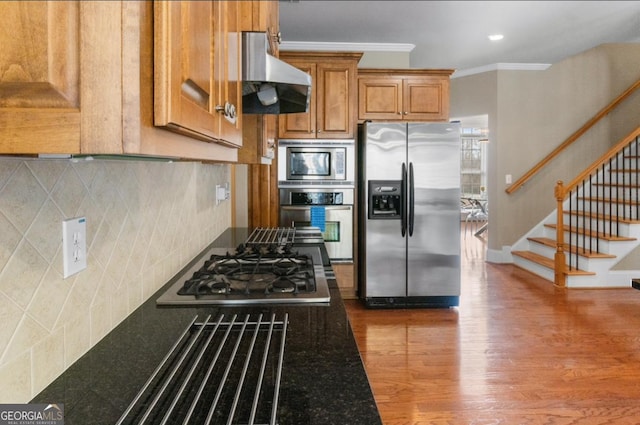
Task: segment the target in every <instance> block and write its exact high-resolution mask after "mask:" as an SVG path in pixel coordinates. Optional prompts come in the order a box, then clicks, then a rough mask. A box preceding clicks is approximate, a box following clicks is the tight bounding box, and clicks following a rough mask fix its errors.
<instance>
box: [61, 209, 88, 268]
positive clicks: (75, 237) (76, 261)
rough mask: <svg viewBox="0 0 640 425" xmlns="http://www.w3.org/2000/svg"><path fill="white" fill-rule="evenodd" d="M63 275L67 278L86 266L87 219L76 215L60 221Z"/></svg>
mask: <svg viewBox="0 0 640 425" xmlns="http://www.w3.org/2000/svg"><path fill="white" fill-rule="evenodd" d="M62 258H63V262H64V267H63V269H64V270H63V275H64V278H65V279H66V278H68V277H69V276H72V275H74V274H76V273H78V272H79V271H81V270H84V269H86V268H87V219H86V218H85V217H76V218H70V219H67V220H64V221H63V222H62Z"/></svg>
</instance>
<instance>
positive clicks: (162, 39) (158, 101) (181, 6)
mask: <svg viewBox="0 0 640 425" xmlns="http://www.w3.org/2000/svg"><path fill="white" fill-rule="evenodd" d="M214 5H215V3H214V2H204V1H202V2H201V1H158V2H155V3H154V18H155V19H154V41H155V51H154V55H155V60H154V65H155V66H154V81H155V85H154V119H155V120H154V124H155V125H157V126H162V127H167V128H168V129H170V130H173V131H176V132H178V133H183V134H187V135H190V136H192V137H196V138H200V139H203V140H206V141H216V140H217V139H218V134H219V120H218V117H217V116H216V115H215V111H214V109H213V108H214V107H215V102H216V96H217V93H216V85H215V83H214V75H216V73H219V72H220V71H219V70H218V69H216V67H217V66H218V63H217V61H216V60H215V58H214V49H213V48H212V40H213V38H214V31H215V30H217V28H214V23H216V19H215V14H214V11H215V8H214Z"/></svg>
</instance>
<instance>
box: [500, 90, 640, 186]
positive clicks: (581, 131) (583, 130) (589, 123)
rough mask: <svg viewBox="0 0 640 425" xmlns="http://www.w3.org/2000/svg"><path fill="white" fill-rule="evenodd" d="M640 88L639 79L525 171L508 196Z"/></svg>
mask: <svg viewBox="0 0 640 425" xmlns="http://www.w3.org/2000/svg"><path fill="white" fill-rule="evenodd" d="M638 88H640V79H638V80H637V81H636V82H635V83H633V84H632V85H631V86H629V88H627V89H626V90H625V91H624V92H622V93H621V94H620V95H619V96H618V97H616V98H615V99H614V100H612V101H611V103H609V104H608V105H607V106H605V107H604V108H602V109H601V110H600V111H599V112H598V113H597V114H595V115H594V116H593V117H592V118H591V119H590V120H589V121H587V122H586V123H585V124H584V125H583V126H582V127H580V128H579V129H578V130H576V131H575V132H574V133H573V134H572V135H571V136H569V137H568V138H567V139H566V140H565V141H564V142H562V143H561V144H560V145H559V146H558V147H556V148H555V149H554V150H553V151H551V153H549V154H548V155H547V156H545V157H544V158H543V159H542V160H541V161H540V162H538V163H537V164H536V165H534V166H533V167H532V168H531V169H530V170H529V171H527V172H526V173H525V174H524V175H523V176H522V177H520V178H519V179H518V180H516V181H515V182H514V183H513V184H512V185H511V186H509V187H508V188H507V189H505V192H507V193H508V194H512V193H514V192H515V191H516V190H518V189H520V188H521V187H522V186H524V185H525V183H527V182H528V181H529V180H530V179H531V178H532V177H533V176H534V175H536V174H537V173H538V172H539V171H540V170H541V169H542V168H544V167H545V166H546V165H547V164H548V163H549V162H551V160H553V159H554V158H555V157H556V156H558V155H559V154H560V153H561V152H563V151H564V150H565V149H567V148H568V147H569V146H571V145H572V144H573V142H575V141H576V140H578V139H579V138H580V137H581V136H582V135H583V134H584V133H586V132H587V131H588V130H589V129H590V128H591V127H593V126H594V125H595V124H596V123H597V122H598V121H600V120H601V119H602V118H604V117H605V116H607V115H608V114H609V113H610V112H611V111H612V110H613V109H615V107H616V106H618V104H620V103H621V102H622V101H623V100H625V99H626V98H627V97H629V96H630V95H631V94H632V93H633V92H634V91H636V90H637V89H638Z"/></svg>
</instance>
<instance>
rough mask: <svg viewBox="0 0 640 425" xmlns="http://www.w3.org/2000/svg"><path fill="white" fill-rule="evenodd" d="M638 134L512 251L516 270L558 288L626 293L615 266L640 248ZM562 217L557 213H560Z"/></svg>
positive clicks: (578, 182) (634, 273)
mask: <svg viewBox="0 0 640 425" xmlns="http://www.w3.org/2000/svg"><path fill="white" fill-rule="evenodd" d="M639 140H640V128H638V129H636V130H635V131H634V132H632V133H631V134H630V135H629V136H627V137H625V138H624V139H623V140H622V141H621V142H620V143H618V144H617V145H616V146H615V147H614V148H612V150H611V151H609V152H608V153H607V154H605V155H604V156H603V157H602V158H600V159H599V160H598V161H596V162H594V163H593V164H592V165H591V166H590V167H589V168H587V169H586V170H585V171H584V172H583V173H581V174H580V176H578V177H576V179H574V180H573V181H572V182H571V183H569V184H568V185H567V186H566V187H565V186H564V185H563V183H562V182H559V184H558V187H556V198H557V200H558V209H557V210H556V211H554V212H553V213H552V214H551V215H549V216H548V217H547V218H546V219H545V220H543V221H542V222H541V223H540V224H539V225H537V226H535V227H534V228H533V229H532V230H531V231H530V232H529V233H528V234H527V235H525V236H524V237H523V238H521V239H520V240H519V241H518V242H516V244H514V245H513V246H512V251H511V254H512V256H513V261H514V264H516V265H517V266H519V267H522V268H524V269H527V270H529V271H531V272H533V273H535V274H537V275H539V276H541V277H543V278H545V279H548V280H550V281H551V282H554V283H555V284H556V285H558V286H567V287H571V288H578V287H587V288H612V287H629V286H630V285H631V280H632V279H633V278H635V277H638V276H640V271H639V270H640V264H639V265H638V267H637V269H639V270H628V271H625V270H617V269H616V268H615V266H616V264H617V263H618V262H619V261H620V260H621V259H622V258H624V257H625V256H626V255H627V254H628V253H629V252H631V251H632V250H633V249H634V248H636V247H637V246H639V245H640V155H639V154H640V143H639ZM558 211H560V213H558Z"/></svg>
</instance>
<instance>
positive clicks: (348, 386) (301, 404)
mask: <svg viewBox="0 0 640 425" xmlns="http://www.w3.org/2000/svg"><path fill="white" fill-rule="evenodd" d="M246 236H247V229H228V230H227V231H226V232H224V233H223V234H222V235H221V236H220V237H219V238H218V239H216V241H214V242H213V244H212V245H213V246H220V247H235V246H237V245H238V244H239V243H241V242H243V241H244V240H245V239H246ZM203 252H204V251H203ZM167 286H168V284H167V285H165V286H164V287H163V288H161V289H160V290H158V291H157V293H156V294H155V295H154V296H152V297H150V298H149V300H147V301H146V302H145V303H144V304H143V305H142V306H140V307H139V308H138V309H137V310H135V311H134V312H133V313H132V314H131V315H130V316H129V317H127V318H126V319H125V320H124V321H123V322H122V323H121V324H120V325H118V326H117V327H116V328H115V329H114V330H113V331H111V332H110V333H109V334H108V335H107V336H106V337H105V338H104V339H103V340H102V341H100V342H99V343H98V344H96V345H95V346H94V347H93V348H92V349H91V350H90V351H89V352H88V353H86V354H85V355H84V356H82V357H81V358H80V359H79V360H78V361H77V362H76V363H74V364H73V365H72V366H71V367H69V368H68V369H67V370H66V371H65V372H64V373H63V374H62V375H61V376H60V377H59V378H57V379H56V380H55V381H54V382H53V383H52V384H51V385H49V386H48V387H47V388H45V389H44V390H43V391H42V392H41V393H40V394H38V395H37V396H36V397H35V398H34V399H33V400H32V402H33V403H64V410H65V424H66V425H90V424H91V425H93V424H96V425H97V424H114V423H116V421H117V420H118V419H119V418H120V416H121V415H122V413H123V412H124V411H125V410H126V408H127V406H128V405H129V404H130V403H131V401H132V400H133V399H134V398H135V396H136V394H137V393H138V391H139V390H140V389H141V388H142V387H143V386H144V384H145V382H146V381H147V379H148V378H149V377H150V376H151V375H152V374H153V371H154V370H155V368H156V367H157V365H158V364H159V363H160V362H161V361H162V359H163V357H164V356H165V355H166V353H167V352H168V351H169V350H170V348H171V346H172V345H173V344H174V342H175V341H176V340H177V339H178V338H179V336H180V334H181V333H182V332H183V331H184V329H185V327H187V326H188V324H189V323H190V322H191V320H192V319H193V318H194V316H196V315H197V316H199V317H204V316H207V315H209V314H211V315H213V316H214V317H215V316H218V315H220V314H221V313H222V314H225V316H226V315H229V314H234V313H239V314H241V315H245V314H248V313H251V314H256V313H261V312H263V313H268V314H269V315H270V314H271V313H276V314H277V315H278V316H282V315H283V314H284V313H287V314H288V315H289V325H288V332H287V341H286V350H285V357H284V366H283V374H282V391H281V397H280V403H279V404H278V406H279V411H278V424H280V425H291V424H295V425H301V424H310V425H311V424H322V425H327V424H340V425H342V424H352V425H357V424H363V425H365V424H366V425H375V424H381V423H382V421H381V419H380V416H379V414H378V410H377V407H376V404H375V400H374V398H373V394H372V392H371V388H370V386H369V381H368V379H367V376H366V373H365V370H364V367H363V364H362V360H361V358H360V354H359V352H358V349H357V346H356V342H355V339H354V337H353V334H352V331H351V326H350V325H349V321H348V318H347V315H346V311H345V308H344V304H343V302H342V298H341V296H340V292H339V290H338V287H337V285H336V282H335V280H332V279H330V280H329V286H330V291H331V303H330V305H329V306H309V305H303V304H301V305H295V306H251V307H250V306H246V307H203V308H185V307H178V308H171V307H162V308H158V307H156V303H155V300H156V298H157V297H158V296H159V295H160V294H161V293H162V292H163V291H164V289H165V288H166V287H167Z"/></svg>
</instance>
